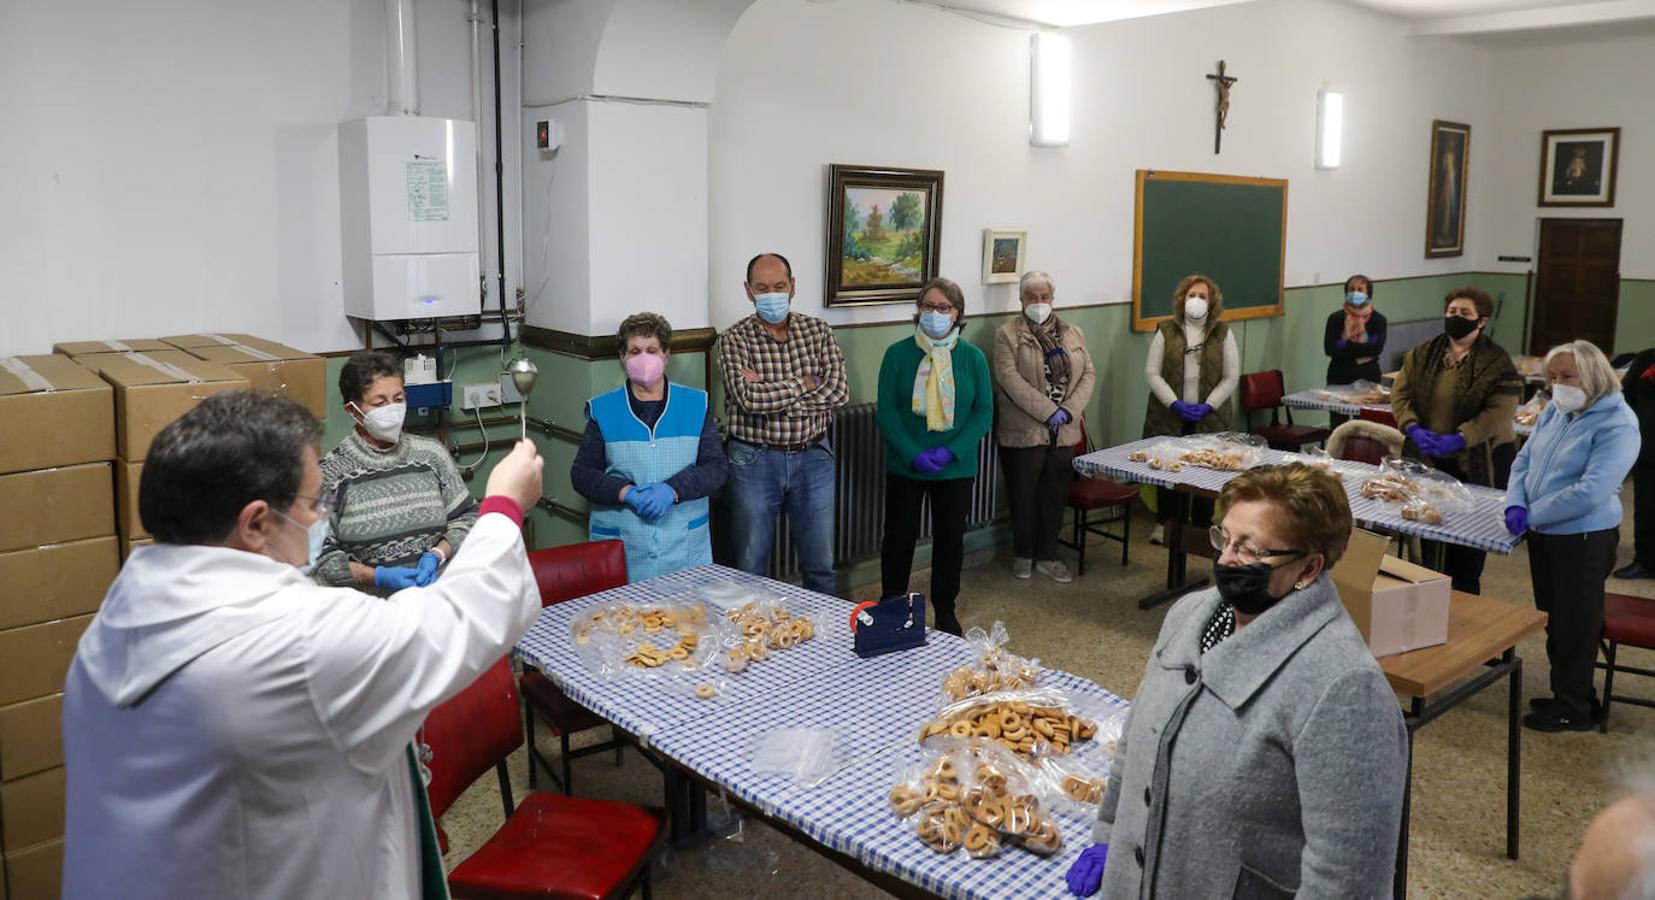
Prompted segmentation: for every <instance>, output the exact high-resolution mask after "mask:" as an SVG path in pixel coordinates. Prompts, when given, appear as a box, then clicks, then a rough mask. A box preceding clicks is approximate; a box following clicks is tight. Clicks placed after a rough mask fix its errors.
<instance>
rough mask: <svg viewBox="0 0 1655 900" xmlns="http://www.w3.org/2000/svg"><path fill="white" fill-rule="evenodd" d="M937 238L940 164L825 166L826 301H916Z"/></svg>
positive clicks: (933, 266) (931, 271)
mask: <svg viewBox="0 0 1655 900" xmlns="http://www.w3.org/2000/svg"><path fill="white" fill-rule="evenodd" d="M941 239H942V172H941V171H938V170H935V169H891V168H873V167H869V166H841V165H833V166H829V167H828V229H827V254H826V257H827V276H826V278H824V279H823V282H822V283H823V285H824V292H825V296H824V297H823V304H824V305H826V306H858V305H870V304H876V303H911V302H913V299H914V293H915V292H916V291H918V290H919V288H920V285H922V284H924V283H925V282H926V281H928V280H930V279H931V278H934V277H936V274H937V254H938V252H939V251H940V249H941V247H942V240H941Z"/></svg>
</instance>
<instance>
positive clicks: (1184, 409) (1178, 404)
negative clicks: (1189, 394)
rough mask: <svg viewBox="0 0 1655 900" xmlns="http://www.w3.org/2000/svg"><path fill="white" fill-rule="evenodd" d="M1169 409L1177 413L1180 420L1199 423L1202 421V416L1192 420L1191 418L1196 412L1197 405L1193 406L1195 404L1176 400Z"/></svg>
mask: <svg viewBox="0 0 1655 900" xmlns="http://www.w3.org/2000/svg"><path fill="white" fill-rule="evenodd" d="M1168 408H1169V409H1171V410H1172V411H1173V412H1175V413H1177V414H1178V418H1180V419H1183V420H1184V421H1186V422H1199V421H1201V417H1200V416H1195V417H1194V418H1191V416H1192V415H1194V412H1195V404H1193V403H1185V402H1184V401H1182V400H1174V401H1172V405H1171V406H1170V407H1168Z"/></svg>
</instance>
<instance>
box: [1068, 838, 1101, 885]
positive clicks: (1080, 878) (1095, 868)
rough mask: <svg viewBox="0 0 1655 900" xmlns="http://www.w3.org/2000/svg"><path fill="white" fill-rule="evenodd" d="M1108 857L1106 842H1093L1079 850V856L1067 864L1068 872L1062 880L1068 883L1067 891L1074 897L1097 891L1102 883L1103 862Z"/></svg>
mask: <svg viewBox="0 0 1655 900" xmlns="http://www.w3.org/2000/svg"><path fill="white" fill-rule="evenodd" d="M1108 858H1109V845H1108V844H1093V845H1092V846H1090V847H1087V848H1086V849H1085V850H1082V851H1080V856H1079V857H1078V858H1077V859H1076V860H1075V861H1074V864H1073V865H1071V866H1069V874H1068V875H1066V876H1064V880H1065V881H1067V882H1068V883H1069V893H1071V894H1074V895H1075V896H1076V897H1090V896H1092V895H1093V894H1095V893H1097V892H1098V887H1099V886H1100V885H1102V884H1103V864H1104V863H1105V862H1106V861H1107V860H1108Z"/></svg>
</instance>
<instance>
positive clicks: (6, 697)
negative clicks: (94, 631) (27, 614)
mask: <svg viewBox="0 0 1655 900" xmlns="http://www.w3.org/2000/svg"><path fill="white" fill-rule="evenodd" d="M90 624H92V617H91V616H76V617H74V618H72V619H59V620H58V621H56V622H42V623H41V624H39V625H26V626H24V627H22V628H8V629H6V630H5V631H0V706H9V705H11V704H13V703H21V702H22V701H24V700H33V699H34V698H36V697H44V696H46V695H48V694H56V693H58V692H60V691H62V690H63V680H64V678H65V677H67V676H68V674H69V663H70V662H72V661H73V660H74V658H75V648H76V646H77V645H79V643H80V636H81V632H83V631H85V630H86V626H88V625H90Z"/></svg>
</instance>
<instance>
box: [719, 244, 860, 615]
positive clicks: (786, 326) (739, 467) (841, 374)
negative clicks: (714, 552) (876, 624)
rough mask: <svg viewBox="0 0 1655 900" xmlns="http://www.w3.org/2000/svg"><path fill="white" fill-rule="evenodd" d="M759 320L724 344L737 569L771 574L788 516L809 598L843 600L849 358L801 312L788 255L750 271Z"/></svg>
mask: <svg viewBox="0 0 1655 900" xmlns="http://www.w3.org/2000/svg"><path fill="white" fill-rule="evenodd" d="M744 286H745V288H746V291H747V299H748V300H751V301H752V303H753V315H751V316H748V317H747V318H745V319H742V320H741V321H739V322H737V323H736V324H734V325H732V326H730V329H729V330H728V331H726V332H724V334H723V335H721V336H720V337H719V340H718V363H719V368H720V369H722V370H723V373H724V425H725V428H726V429H727V433H728V435H729V446H728V447H727V448H726V456H728V457H729V460H730V478H729V481H728V483H727V484H726V486H725V490H724V496H725V497H726V498H727V499H728V502H729V518H730V535H731V543H732V544H733V546H734V552H735V563H736V567H737V568H739V569H742V570H744V571H747V572H751V573H753V574H754V575H768V574H769V572H770V550H771V545H772V544H773V543H774V542H775V533H776V517H777V516H779V515H780V514H781V513H782V512H783V511H786V513H787V521H788V528H789V529H791V536H792V539H793V547H794V549H795V550H797V551H798V554H799V572H800V574H801V575H802V577H803V581H804V586H805V588H806V589H808V590H812V591H817V592H819V593H823V594H832V593H833V592H834V581H833V480H834V477H833V476H834V472H833V451H832V448H831V447H829V446H828V443H827V430H828V425H829V424H830V423H831V422H832V419H833V411H834V410H836V409H838V408H839V407H841V406H844V405H845V403H846V402H847V401H849V400H850V385H849V382H848V381H847V379H846V377H845V357H844V354H842V353H841V352H840V351H839V342H838V341H837V340H835V339H834V337H833V329H832V327H830V326H829V325H828V324H827V323H826V322H824V321H822V320H821V319H817V318H813V317H811V316H806V315H801V314H800V313H796V312H793V311H792V302H793V293H794V284H793V267H792V265H791V264H789V263H788V261H787V258H786V257H784V256H782V255H781V254H779V253H761V254H759V255H758V256H755V257H753V258H752V260H750V261H749V262H748V263H747V281H746V283H745V285H744Z"/></svg>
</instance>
